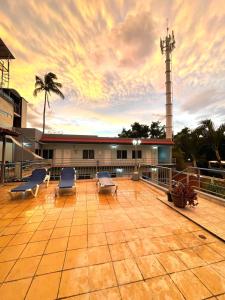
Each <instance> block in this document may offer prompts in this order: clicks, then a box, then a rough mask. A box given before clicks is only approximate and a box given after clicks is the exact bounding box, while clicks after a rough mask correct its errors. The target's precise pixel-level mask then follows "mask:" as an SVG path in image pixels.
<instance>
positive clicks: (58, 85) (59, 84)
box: [54, 82, 62, 88]
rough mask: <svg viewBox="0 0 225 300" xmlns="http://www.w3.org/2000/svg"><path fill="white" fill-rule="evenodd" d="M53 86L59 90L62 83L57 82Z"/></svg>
mask: <svg viewBox="0 0 225 300" xmlns="http://www.w3.org/2000/svg"><path fill="white" fill-rule="evenodd" d="M54 85H55V86H57V87H59V88H61V87H62V83H59V82H54Z"/></svg>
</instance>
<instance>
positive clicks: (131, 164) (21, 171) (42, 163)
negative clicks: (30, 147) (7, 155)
mask: <svg viewBox="0 0 225 300" xmlns="http://www.w3.org/2000/svg"><path fill="white" fill-rule="evenodd" d="M168 164H169V162H168ZM135 165H137V166H139V169H141V168H142V166H143V165H145V166H147V167H149V166H157V160H155V159H149V160H147V159H137V160H135V159H101V160H98V159H70V158H57V159H53V160H52V159H43V160H36V161H34V160H33V161H24V162H16V163H6V164H5V166H4V174H5V175H4V176H5V177H4V181H7V182H10V181H17V180H24V178H26V177H28V176H30V175H31V173H32V170H34V169H36V168H43V167H45V168H47V169H48V170H49V172H50V173H51V179H53V180H54V179H55V180H57V179H59V176H60V173H61V169H62V168H63V167H74V168H75V169H76V171H77V177H78V179H85V178H94V177H95V175H96V172H99V171H109V172H110V173H111V176H113V177H122V176H130V175H131V174H132V173H133V172H134V170H135Z"/></svg>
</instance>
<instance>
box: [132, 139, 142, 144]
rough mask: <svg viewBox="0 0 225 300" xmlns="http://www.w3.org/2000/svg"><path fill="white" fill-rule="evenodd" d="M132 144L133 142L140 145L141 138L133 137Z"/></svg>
mask: <svg viewBox="0 0 225 300" xmlns="http://www.w3.org/2000/svg"><path fill="white" fill-rule="evenodd" d="M132 144H133V145H134V146H138V145H140V144H141V140H140V139H133V141H132Z"/></svg>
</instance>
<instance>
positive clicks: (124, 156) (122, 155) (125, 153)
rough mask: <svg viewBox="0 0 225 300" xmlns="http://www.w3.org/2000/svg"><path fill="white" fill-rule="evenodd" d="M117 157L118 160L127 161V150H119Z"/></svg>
mask: <svg viewBox="0 0 225 300" xmlns="http://www.w3.org/2000/svg"><path fill="white" fill-rule="evenodd" d="M119 153H120V155H119ZM116 157H117V159H127V150H117V152H116Z"/></svg>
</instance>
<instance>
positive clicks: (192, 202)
mask: <svg viewBox="0 0 225 300" xmlns="http://www.w3.org/2000/svg"><path fill="white" fill-rule="evenodd" d="M171 196H172V200H173V203H174V205H175V206H177V207H181V208H184V207H185V206H186V205H189V206H192V207H193V206H196V205H198V201H197V193H196V192H195V191H194V189H193V188H192V187H191V186H190V185H189V184H182V183H181V182H179V183H178V184H177V185H176V186H174V187H173V188H172V191H171Z"/></svg>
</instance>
